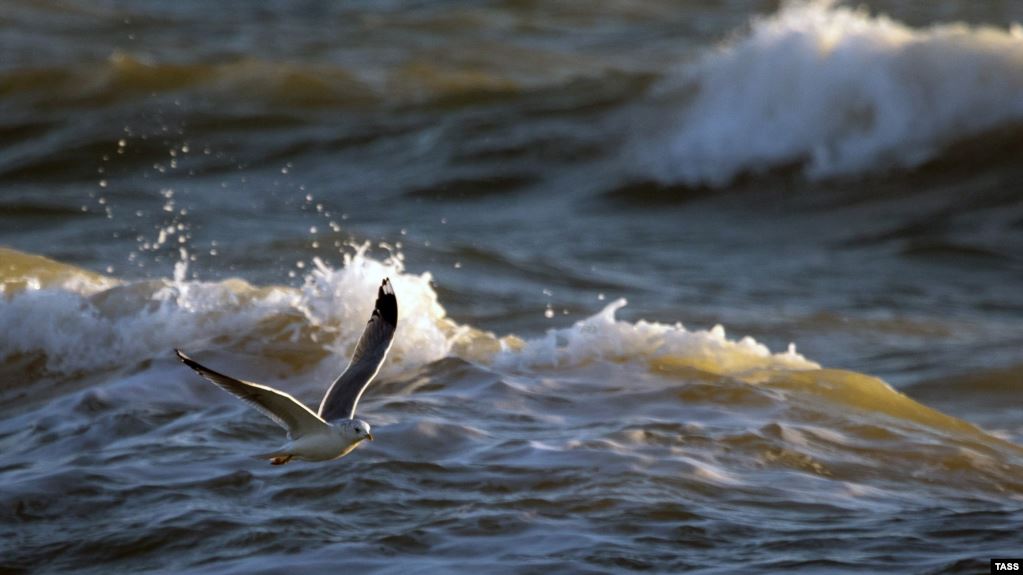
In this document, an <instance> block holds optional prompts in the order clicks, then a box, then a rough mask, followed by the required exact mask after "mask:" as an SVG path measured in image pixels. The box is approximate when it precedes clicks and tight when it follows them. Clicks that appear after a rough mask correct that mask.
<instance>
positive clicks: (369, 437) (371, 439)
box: [366, 433, 373, 441]
mask: <svg viewBox="0 0 1023 575" xmlns="http://www.w3.org/2000/svg"><path fill="white" fill-rule="evenodd" d="M366 439H368V440H370V441H373V434H372V433H367V434H366Z"/></svg>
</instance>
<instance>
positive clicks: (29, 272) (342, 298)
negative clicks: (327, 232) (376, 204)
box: [0, 249, 456, 375]
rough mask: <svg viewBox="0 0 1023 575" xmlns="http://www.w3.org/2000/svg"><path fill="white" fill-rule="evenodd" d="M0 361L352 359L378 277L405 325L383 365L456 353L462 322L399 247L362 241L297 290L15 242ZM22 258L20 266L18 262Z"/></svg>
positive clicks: (64, 366)
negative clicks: (198, 277)
mask: <svg viewBox="0 0 1023 575" xmlns="http://www.w3.org/2000/svg"><path fill="white" fill-rule="evenodd" d="M0 259H2V260H3V262H4V263H5V264H6V263H7V262H13V263H12V264H11V265H4V266H2V269H0V274H2V275H0V280H2V281H0V330H2V332H3V336H2V339H0V364H2V363H3V362H6V361H12V360H13V359H15V358H18V357H21V356H25V355H34V356H40V357H42V358H43V364H44V366H45V371H46V372H48V373H51V374H58V375H71V374H76V373H82V372H92V371H96V370H103V369H109V368H111V366H131V365H135V364H137V363H139V362H143V361H146V360H150V359H154V358H160V357H164V356H167V354H169V353H171V350H172V349H173V348H175V347H183V348H186V349H188V350H192V351H200V350H203V349H207V348H214V347H215V348H227V349H231V350H234V351H236V352H250V353H254V354H257V355H263V356H269V357H271V358H273V359H277V360H279V361H281V362H283V363H284V364H286V365H290V366H291V368H292V370H293V371H304V370H308V369H309V367H308V366H310V365H312V366H316V365H318V364H320V362H322V361H323V360H324V359H325V358H327V357H330V358H331V359H330V360H329V361H328V362H326V363H329V364H330V365H329V366H326V365H325V366H324V369H327V368H328V367H329V369H330V370H331V371H333V370H337V369H339V367H338V365H337V363H338V360H337V359H334V357H335V356H340V357H343V358H347V357H348V356H349V355H350V353H351V351H352V349H354V346H355V343H356V341H357V338H358V337H359V335H360V334H361V333H362V329H363V327H364V326H365V323H366V318H368V317H369V314H370V312H371V311H372V306H373V301H374V298H373V294H375V293H376V288H377V286H378V285H379V283H380V280H381V279H382V278H384V277H390V278H391V281H392V282H393V284H394V286H395V289H396V290H397V291H398V292H399V293H401V294H402V299H401V311H402V332H401V337H400V338H399V339H398V341H397V343H396V344H395V346H394V348H393V350H392V354H391V360H390V361H388V365H387V366H385V367H384V370H385V373H387V372H388V371H390V372H392V373H393V372H396V371H399V370H401V369H404V368H408V367H409V366H418V365H422V364H425V363H428V362H431V361H435V360H437V359H440V358H442V357H445V356H446V355H447V354H448V351H449V346H450V343H451V341H453V333H454V332H455V331H456V327H455V325H454V324H453V323H452V322H450V320H448V319H447V318H446V317H445V311H444V308H443V307H441V306H440V304H439V303H438V302H437V294H436V292H435V291H434V290H433V288H432V287H430V274H429V273H425V274H422V275H415V274H409V273H405V271H404V266H403V264H402V262H401V259H400V257H393V258H390V259H388V260H385V261H378V260H375V259H373V258H370V257H368V256H366V255H365V253H364V249H360V250H357V251H356V252H354V253H352V254H349V255H346V256H345V258H344V262H343V263H344V265H343V266H342V267H340V268H338V269H334V268H331V267H330V266H328V265H327V264H326V263H324V262H323V261H320V260H315V261H314V263H315V265H314V267H313V269H312V271H310V272H309V274H307V275H306V277H305V278H304V282H303V284H302V285H301V286H300V287H298V288H291V287H283V286H273V287H256V286H253V285H251V284H249V283H247V282H245V281H243V280H240V279H228V280H224V281H219V282H203V281H192V280H186V279H185V273H186V269H185V264H184V263H180V264H178V269H177V272H176V273H175V277H174V278H164V279H156V280H142V281H121V280H117V279H115V278H109V277H105V276H101V275H98V274H94V273H91V272H87V271H84V270H80V269H78V268H75V267H73V266H68V265H65V264H61V263H59V262H55V261H53V260H48V259H46V258H41V257H38V256H30V255H27V254H23V253H20V252H16V251H13V250H7V249H4V250H2V251H0ZM15 264H16V265H15Z"/></svg>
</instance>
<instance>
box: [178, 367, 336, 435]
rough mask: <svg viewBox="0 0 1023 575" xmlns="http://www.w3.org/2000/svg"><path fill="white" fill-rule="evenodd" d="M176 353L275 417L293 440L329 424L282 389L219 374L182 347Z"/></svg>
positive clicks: (197, 370) (219, 384) (226, 387)
mask: <svg viewBox="0 0 1023 575" xmlns="http://www.w3.org/2000/svg"><path fill="white" fill-rule="evenodd" d="M174 352H175V353H177V354H178V357H179V358H181V361H183V362H185V365H187V366H188V367H190V368H192V369H194V370H195V371H196V372H198V373H199V375H201V376H203V377H205V378H206V379H208V380H210V381H212V382H213V383H214V384H216V385H217V387H220V388H221V389H224V390H226V391H230V392H231V393H233V394H235V395H236V396H238V397H239V398H240V399H241V400H242V401H244V402H245V403H248V404H249V405H251V406H252V407H254V408H256V409H258V410H259V411H261V412H263V414H264V415H266V416H267V417H269V418H270V419H272V420H274V421H275V422H276V423H277V425H280V426H281V427H283V428H284V429H287V430H288V437H290V438H292V439H294V438H297V437H300V436H302V435H305V434H306V433H309V432H311V431H316V430H318V429H322V428H323V427H325V426H326V425H327V423H326V422H325V421H323V420H322V419H320V418H319V417H317V416H316V414H315V413H313V411H312V410H311V409H309V408H308V407H306V406H304V405H302V404H301V403H299V402H298V400H296V399H295V398H294V397H292V396H291V395H289V394H287V393H284V392H283V391H277V390H276V389H274V388H272V387H267V386H265V385H259V384H258V383H250V382H248V381H241V380H239V379H235V378H233V377H231V376H228V375H224V374H222V373H218V372H216V371H213V370H212V369H210V368H208V367H206V366H204V365H202V364H200V363H199V362H197V361H195V360H194V359H192V358H190V357H188V356H187V355H185V354H183V353H181V350H178V349H175V350H174Z"/></svg>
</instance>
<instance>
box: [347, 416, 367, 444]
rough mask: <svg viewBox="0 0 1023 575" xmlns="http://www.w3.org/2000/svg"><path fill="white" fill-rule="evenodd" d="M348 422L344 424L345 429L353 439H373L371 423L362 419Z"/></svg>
mask: <svg viewBox="0 0 1023 575" xmlns="http://www.w3.org/2000/svg"><path fill="white" fill-rule="evenodd" d="M346 423H348V425H345V426H343V428H344V431H345V432H347V435H349V436H350V437H351V438H352V440H353V441H362V440H364V439H368V440H370V441H373V434H372V433H370V431H369V424H368V423H366V422H365V421H363V420H361V419H351V420H348V421H347V422H346Z"/></svg>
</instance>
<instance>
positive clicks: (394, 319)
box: [319, 279, 398, 421]
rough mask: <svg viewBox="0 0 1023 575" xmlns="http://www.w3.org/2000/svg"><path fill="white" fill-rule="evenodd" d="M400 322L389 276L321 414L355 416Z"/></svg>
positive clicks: (327, 417) (328, 392)
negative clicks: (357, 407)
mask: <svg viewBox="0 0 1023 575" xmlns="http://www.w3.org/2000/svg"><path fill="white" fill-rule="evenodd" d="M397 326H398V299H397V298H395V297H394V290H393V289H391V281H390V280H388V279H385V280H384V281H383V283H381V284H380V289H379V290H378V291H377V303H376V307H375V308H374V309H373V315H372V316H370V318H369V323H368V324H366V329H365V330H364V331H363V332H362V337H360V338H359V343H358V345H356V346H355V354H354V355H352V361H351V363H349V364H348V368H347V369H345V371H344V373H342V374H341V376H340V377H338V378H337V379H336V380H335V381H334V385H331V386H330V389H329V390H327V394H326V395H324V396H323V401H322V402H321V403H320V411H319V415H320V417H322V418H323V419H324V420H326V421H334V420H336V419H343V418H349V419H350V418H353V417H355V406H356V405H357V404H358V403H359V398H360V397H362V392H363V391H365V390H366V387H367V386H368V385H369V382H370V381H372V380H373V377H374V376H376V374H377V372H378V371H380V364H382V363H383V362H384V357H386V356H387V350H389V349H391V341H392V340H393V339H394V330H395V329H396V328H397Z"/></svg>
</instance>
